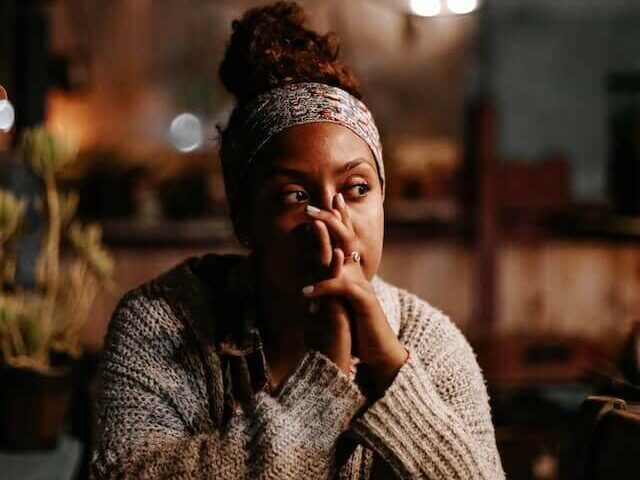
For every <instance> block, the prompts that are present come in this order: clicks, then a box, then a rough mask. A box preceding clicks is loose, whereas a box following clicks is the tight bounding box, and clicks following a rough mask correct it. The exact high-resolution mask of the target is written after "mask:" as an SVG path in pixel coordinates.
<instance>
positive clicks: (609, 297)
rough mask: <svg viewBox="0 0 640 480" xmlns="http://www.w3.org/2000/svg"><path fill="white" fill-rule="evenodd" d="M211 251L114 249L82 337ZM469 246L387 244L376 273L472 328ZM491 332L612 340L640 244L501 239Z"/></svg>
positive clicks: (638, 280) (622, 324)
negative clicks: (123, 303)
mask: <svg viewBox="0 0 640 480" xmlns="http://www.w3.org/2000/svg"><path fill="white" fill-rule="evenodd" d="M206 251H220V252H231V251H237V249H236V248H235V247H233V246H228V247H220V248H215V249H206V248H201V249H197V248H193V249H150V248H147V249H141V248H137V249H128V248H115V249H113V253H114V257H115V262H116V272H115V276H116V282H117V284H118V286H117V288H116V290H115V291H113V292H110V293H109V292H105V293H104V294H103V295H101V296H100V298H98V299H97V301H96V304H95V308H94V313H93V315H92V319H91V321H90V322H89V325H87V330H86V340H87V343H88V344H90V345H92V346H95V347H97V346H99V345H100V344H101V342H102V337H103V335H104V332H105V329H106V325H107V322H108V318H109V316H110V314H111V311H112V310H113V307H114V306H115V304H116V302H117V299H118V298H119V297H120V296H121V295H122V294H124V293H125V292H126V291H127V290H129V289H130V288H133V287H134V286H136V285H138V284H140V283H142V282H143V281H145V280H147V279H149V278H152V277H153V276H155V275H157V274H158V273H160V272H162V271H164V270H166V269H168V268H170V267H171V266H172V265H175V264H176V263H178V262H179V261H180V260H181V259H183V258H186V257H188V256H190V255H197V254H201V253H205V252H206ZM472 261H473V259H472V256H471V253H470V251H469V249H468V248H466V247H465V246H463V245H461V244H455V243H451V242H446V241H439V242H436V241H388V242H387V244H386V245H385V252H384V258H383V263H382V265H381V267H380V270H379V274H380V276H381V277H382V278H384V279H386V280H388V281H390V282H392V283H394V284H396V285H398V286H401V287H403V288H407V289H409V290H411V291H413V292H415V293H416V294H418V295H420V296H421V297H423V298H425V299H427V300H428V301H429V302H430V303H431V304H433V305H434V306H436V307H438V308H440V309H442V310H443V311H444V312H446V313H447V314H449V315H450V316H451V318H452V319H453V320H454V321H455V322H456V323H457V324H458V325H460V327H461V328H462V329H463V330H465V331H471V330H473V325H472V299H473V297H472V294H473V292H472V288H473V278H472V266H473V263H472ZM498 279H499V286H498V294H499V298H498V302H497V304H498V313H497V317H498V318H497V319H496V323H495V326H496V332H497V333H505V334H532V333H558V334H567V335H579V336H582V335H584V336H587V337H589V338H593V339H599V340H603V341H611V342H615V341H617V340H618V339H619V338H620V336H621V335H623V334H624V332H625V330H626V328H627V327H628V325H629V322H630V321H631V320H632V319H634V318H636V317H640V246H635V245H633V244H628V243H627V244H623V243H621V244H609V243H605V242H586V241H562V240H547V241H544V242H541V243H539V244H530V245H529V244H527V245H523V244H516V243H513V244H507V245H505V246H503V247H502V249H501V250H500V253H499V266H498Z"/></svg>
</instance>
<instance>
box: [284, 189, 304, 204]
mask: <svg viewBox="0 0 640 480" xmlns="http://www.w3.org/2000/svg"><path fill="white" fill-rule="evenodd" d="M282 198H283V200H284V203H288V204H295V203H300V202H304V201H305V200H307V199H308V196H307V192H305V191H304V190H290V191H288V192H284V193H283V196H282Z"/></svg>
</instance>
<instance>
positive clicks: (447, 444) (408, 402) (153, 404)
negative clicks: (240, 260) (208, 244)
mask: <svg viewBox="0 0 640 480" xmlns="http://www.w3.org/2000/svg"><path fill="white" fill-rule="evenodd" d="M206 257H209V259H211V258H212V257H214V256H212V255H209V256H206ZM215 257H221V256H215ZM202 258H204V257H198V258H192V259H189V260H187V261H185V262H183V263H181V264H180V265H178V266H177V267H175V268H174V269H173V270H171V271H170V272H168V273H166V274H164V275H162V276H160V277H158V278H157V279H155V280H153V281H151V282H149V283H147V284H145V285H142V286H141V287H138V288H137V289H135V290H133V291H131V292H129V293H128V294H127V295H125V296H124V297H123V298H122V300H121V301H120V303H119V305H118V307H117V308H116V310H115V312H114V314H113V317H112V321H111V323H110V326H109V331H108V335H107V338H106V342H105V351H104V356H103V360H102V363H101V367H100V374H99V388H98V407H97V418H96V422H97V429H96V430H97V432H96V433H97V436H96V444H95V445H96V446H95V450H94V452H93V455H92V460H91V475H92V478H94V479H106V478H135V479H151V478H158V479H160V478H162V479H164V478H176V479H191V478H217V479H279V480H282V479H301V478H305V479H312V480H314V479H342V480H345V479H352V480H355V479H358V480H360V479H394V478H396V479H423V478H424V479H432V480H435V479H446V480H453V479H465V480H466V479H502V478H504V474H503V471H502V467H501V463H500V458H499V456H498V453H497V449H496V444H495V436H494V430H493V426H492V423H491V414H490V411H489V403H488V397H487V393H486V388H485V384H484V380H483V378H482V374H481V372H480V369H479V367H478V364H477V362H476V359H475V356H474V354H473V351H472V350H471V348H470V346H469V344H468V343H467V341H466V340H465V338H464V337H463V335H462V333H461V332H460V331H459V330H458V329H457V327H456V326H455V325H454V324H453V323H452V322H451V321H450V320H449V319H448V317H447V316H445V315H444V314H442V313H441V312H440V311H439V310H437V309H435V308H433V307H431V306H430V305H429V304H428V303H426V302H425V301H424V300H422V299H420V298H419V297H417V296H415V295H413V294H411V293H409V292H408V291H406V290H403V289H400V288H397V287H395V286H393V285H391V284H389V283H387V282H385V281H383V280H382V279H381V278H379V277H377V276H376V277H374V278H373V279H372V285H373V286H374V289H375V291H376V295H377V296H378V299H379V300H380V303H381V305H382V307H383V310H384V312H385V315H386V316H387V319H388V321H389V324H390V326H391V328H392V330H393V331H394V333H395V334H396V335H397V336H398V338H399V339H400V341H401V342H402V343H403V344H404V345H405V346H406V348H407V350H408V351H409V358H408V360H407V362H406V363H405V364H404V365H403V366H402V367H401V369H400V370H399V372H398V374H397V376H396V378H395V379H394V381H393V382H392V383H391V385H390V386H389V387H388V388H387V390H386V391H385V393H384V395H383V396H382V397H381V398H379V399H377V400H375V401H373V402H368V401H367V400H366V398H365V397H364V396H363V394H362V392H361V390H360V388H359V387H358V385H357V384H356V383H355V382H354V381H353V380H352V379H351V378H350V377H348V376H347V375H345V374H344V373H343V372H342V371H341V370H340V369H339V368H338V367H337V366H336V365H335V364H334V363H333V362H332V361H331V360H330V359H329V358H328V357H326V356H325V355H323V354H322V353H320V352H317V351H315V350H310V351H308V352H307V353H306V354H305V355H304V356H303V357H302V359H301V360H300V363H299V364H298V366H297V368H296V369H295V371H294V372H293V373H292V374H291V375H290V376H289V377H288V378H287V379H286V380H285V381H284V383H283V385H282V386H281V388H279V390H278V391H277V392H267V391H261V390H259V391H257V392H256V393H255V394H254V395H252V397H253V398H252V401H251V403H249V404H243V405H242V407H236V408H235V409H234V410H233V411H231V412H230V414H229V415H228V418H225V415H224V409H225V407H224V405H225V399H228V396H229V393H228V391H227V390H226V389H225V376H224V370H225V367H224V362H223V361H222V356H221V355H220V352H219V351H217V350H216V349H215V348H214V343H215V342H214V341H213V339H214V338H215V336H216V335H217V334H219V333H216V332H219V328H218V327H219V325H216V322H215V319H216V315H215V309H214V308H212V305H211V303H212V302H211V300H210V299H211V296H210V295H209V294H208V291H209V290H208V288H209V287H210V286H208V285H206V282H202V281H201V279H200V277H198V276H197V275H194V273H193V270H194V266H196V265H197V264H198V262H201V261H202V260H201V259H202ZM349 442H351V444H352V445H353V448H351V449H348V450H347V452H348V453H347V455H346V457H347V458H340V457H341V455H340V454H339V451H340V448H339V447H338V446H339V445H342V444H345V443H346V444H348V443H349Z"/></svg>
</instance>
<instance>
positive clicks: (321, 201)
mask: <svg viewBox="0 0 640 480" xmlns="http://www.w3.org/2000/svg"><path fill="white" fill-rule="evenodd" d="M336 195H337V193H336V192H333V191H327V192H324V193H323V194H322V195H321V196H320V197H318V198H317V200H316V202H317V204H316V205H314V206H316V207H318V208H321V209H322V210H328V211H331V209H333V208H334V207H335V197H336Z"/></svg>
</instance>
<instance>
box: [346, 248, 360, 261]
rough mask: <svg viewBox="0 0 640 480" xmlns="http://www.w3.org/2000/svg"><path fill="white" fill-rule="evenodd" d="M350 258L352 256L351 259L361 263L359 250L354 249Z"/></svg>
mask: <svg viewBox="0 0 640 480" xmlns="http://www.w3.org/2000/svg"><path fill="white" fill-rule="evenodd" d="M348 258H351V260H353V261H354V262H356V263H360V253H359V252H358V251H357V250H354V251H353V252H351V253H350V254H349V257H348Z"/></svg>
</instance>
